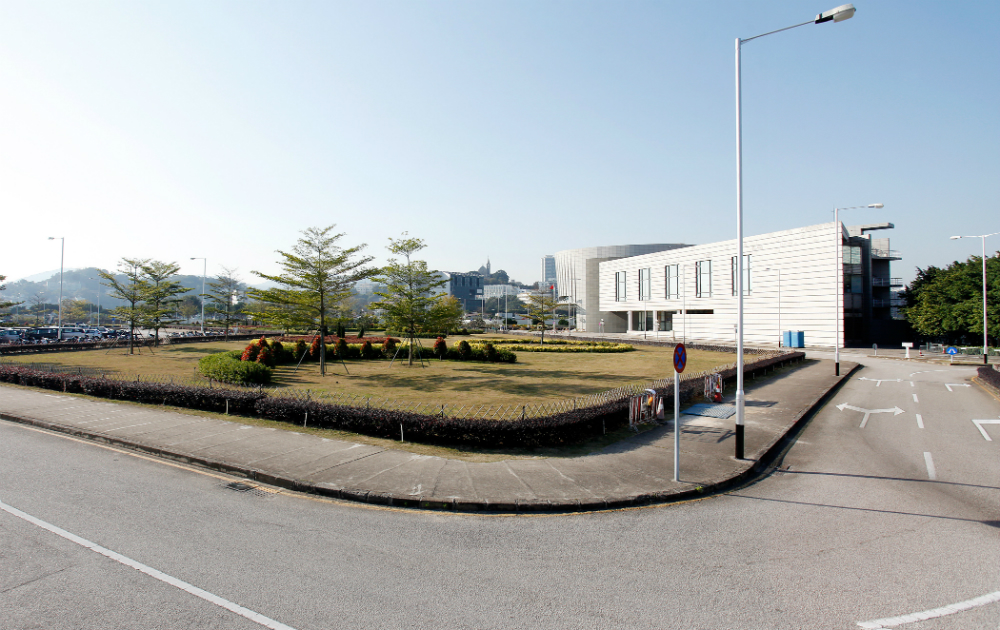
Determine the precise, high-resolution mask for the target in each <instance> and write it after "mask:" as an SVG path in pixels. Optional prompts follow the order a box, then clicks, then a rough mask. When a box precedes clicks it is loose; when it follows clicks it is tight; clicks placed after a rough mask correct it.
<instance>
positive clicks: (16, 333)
mask: <svg viewBox="0 0 1000 630" xmlns="http://www.w3.org/2000/svg"><path fill="white" fill-rule="evenodd" d="M20 341H21V331H20V330H14V329H13V328H4V329H2V330H0V343H18V342H20Z"/></svg>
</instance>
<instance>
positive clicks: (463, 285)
mask: <svg viewBox="0 0 1000 630" xmlns="http://www.w3.org/2000/svg"><path fill="white" fill-rule="evenodd" d="M440 273H441V275H442V276H444V278H445V280H446V281H447V282H446V283H445V285H444V287H442V289H443V290H444V292H445V293H447V294H448V295H453V296H455V297H456V298H457V299H458V301H459V302H461V303H462V307H463V308H464V309H465V310H467V311H475V310H478V309H479V307H480V306H481V303H480V301H481V300H482V299H483V276H481V275H480V274H478V273H462V272H459V271H442V272H440Z"/></svg>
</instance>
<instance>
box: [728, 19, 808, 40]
mask: <svg viewBox="0 0 1000 630" xmlns="http://www.w3.org/2000/svg"><path fill="white" fill-rule="evenodd" d="M806 24H819V22H816V21H815V20H809V21H808V22H803V23H802V24H796V25H794V26H786V27H785V28H779V29H778V30H776V31H770V32H767V33H761V34H760V35H754V36H753V37H747V38H746V39H741V40H740V43H741V44H745V43H747V42H749V41H753V40H755V39H760V38H761V37H767V36H768V35H774V34H775V33H780V32H782V31H790V30H792V29H793V28H798V27H800V26H805V25H806Z"/></svg>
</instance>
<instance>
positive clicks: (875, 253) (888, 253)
mask: <svg viewBox="0 0 1000 630" xmlns="http://www.w3.org/2000/svg"><path fill="white" fill-rule="evenodd" d="M872 258H880V259H883V260H903V257H902V256H900V255H899V251H897V250H895V249H882V248H880V247H872Z"/></svg>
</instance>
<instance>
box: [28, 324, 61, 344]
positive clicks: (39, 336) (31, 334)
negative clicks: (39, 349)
mask: <svg viewBox="0 0 1000 630" xmlns="http://www.w3.org/2000/svg"><path fill="white" fill-rule="evenodd" d="M24 339H25V341H33V342H35V343H48V342H52V341H56V340H58V339H59V329H58V328H56V327H54V326H52V327H44V328H30V329H28V330H27V332H25V334H24Z"/></svg>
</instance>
